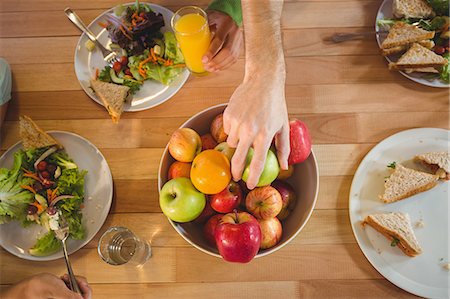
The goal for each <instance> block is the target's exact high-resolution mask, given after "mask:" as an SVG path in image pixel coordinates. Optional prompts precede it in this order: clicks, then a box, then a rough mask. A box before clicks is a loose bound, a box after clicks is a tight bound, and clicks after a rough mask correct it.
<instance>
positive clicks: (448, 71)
mask: <svg viewBox="0 0 450 299" xmlns="http://www.w3.org/2000/svg"><path fill="white" fill-rule="evenodd" d="M442 57H444V58H445V59H447V61H448V63H447V65H445V66H444V67H443V68H442V71H441V73H440V74H439V77H440V78H441V79H442V81H444V82H447V83H450V68H449V64H450V55H449V53H448V52H447V53H445V54H444V55H443V56H442Z"/></svg>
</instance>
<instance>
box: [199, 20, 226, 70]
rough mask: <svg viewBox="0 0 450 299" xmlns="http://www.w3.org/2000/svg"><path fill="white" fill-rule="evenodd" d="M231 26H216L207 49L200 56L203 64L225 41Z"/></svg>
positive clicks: (209, 59) (207, 61) (210, 58)
mask: <svg viewBox="0 0 450 299" xmlns="http://www.w3.org/2000/svg"><path fill="white" fill-rule="evenodd" d="M230 30H231V28H229V27H227V26H217V27H216V32H215V34H214V36H213V38H212V40H211V43H210V45H209V48H208V51H207V52H206V53H205V55H204V56H203V58H202V62H203V64H207V63H209V62H210V61H211V60H212V58H213V57H214V56H215V55H216V54H217V52H219V50H220V49H221V48H222V45H223V44H224V42H225V39H226V36H227V34H228V32H229V31H230Z"/></svg>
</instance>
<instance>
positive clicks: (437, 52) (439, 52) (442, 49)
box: [434, 46, 445, 55]
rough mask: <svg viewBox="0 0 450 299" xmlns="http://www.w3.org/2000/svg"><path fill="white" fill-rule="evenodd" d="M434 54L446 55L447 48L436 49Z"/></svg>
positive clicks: (437, 47) (439, 47)
mask: <svg viewBox="0 0 450 299" xmlns="http://www.w3.org/2000/svg"><path fill="white" fill-rule="evenodd" d="M434 53H436V54H439V55H442V54H444V53H445V48H444V47H443V46H436V47H434Z"/></svg>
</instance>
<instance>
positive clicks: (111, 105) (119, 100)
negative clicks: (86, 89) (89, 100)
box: [91, 80, 130, 123]
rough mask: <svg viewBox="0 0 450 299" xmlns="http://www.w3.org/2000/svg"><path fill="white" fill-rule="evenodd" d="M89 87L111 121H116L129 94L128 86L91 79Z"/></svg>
mask: <svg viewBox="0 0 450 299" xmlns="http://www.w3.org/2000/svg"><path fill="white" fill-rule="evenodd" d="M91 87H92V89H93V90H94V92H95V93H96V94H97V96H98V97H99V98H100V99H101V100H102V102H103V105H104V106H105V108H106V110H108V113H109V115H110V116H111V119H112V121H113V123H118V122H119V119H120V115H121V114H122V112H123V107H124V105H125V102H126V100H127V98H128V96H129V93H130V88H129V87H128V86H124V85H117V84H114V83H108V82H103V81H100V80H91Z"/></svg>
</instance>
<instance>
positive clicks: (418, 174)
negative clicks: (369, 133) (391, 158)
mask: <svg viewBox="0 0 450 299" xmlns="http://www.w3.org/2000/svg"><path fill="white" fill-rule="evenodd" d="M438 179H439V176H437V175H433V174H429V173H426V172H422V171H417V170H414V169H410V168H406V167H404V166H402V165H400V164H397V165H395V171H394V172H393V173H392V174H391V176H390V177H389V178H388V179H387V180H386V182H385V183H384V188H385V190H384V194H383V195H380V199H381V200H382V201H383V202H384V203H391V202H395V201H398V200H401V199H404V198H407V197H410V196H412V195H414V194H417V193H420V192H423V191H426V190H429V189H431V188H433V187H434V186H436V184H437V181H438Z"/></svg>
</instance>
